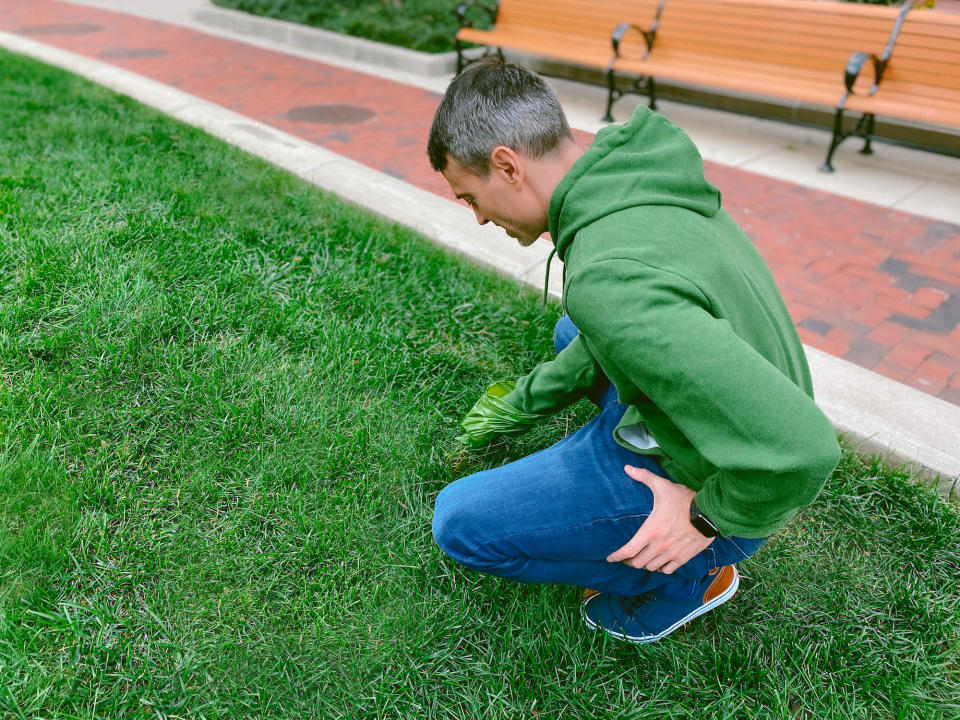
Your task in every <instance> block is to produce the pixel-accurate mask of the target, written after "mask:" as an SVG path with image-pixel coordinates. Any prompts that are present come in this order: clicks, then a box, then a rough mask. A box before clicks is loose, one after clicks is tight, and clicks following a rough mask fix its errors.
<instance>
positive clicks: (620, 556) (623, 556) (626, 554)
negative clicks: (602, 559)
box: [607, 527, 647, 562]
mask: <svg viewBox="0 0 960 720" xmlns="http://www.w3.org/2000/svg"><path fill="white" fill-rule="evenodd" d="M646 546H647V536H646V534H645V533H644V532H643V528H642V527H641V528H640V529H639V530H637V532H636V533H635V534H634V536H633V537H632V538H630V540H629V541H628V542H627V544H626V545H624V546H623V547H621V548H620V549H618V550H614V551H613V552H612V553H610V554H609V555H607V562H621V561H622V560H627V559H629V558H632V557H636V556H637V555H639V554H640V552H641V551H642V550H643V549H644V548H645V547H646Z"/></svg>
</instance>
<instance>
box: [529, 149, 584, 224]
mask: <svg viewBox="0 0 960 720" xmlns="http://www.w3.org/2000/svg"><path fill="white" fill-rule="evenodd" d="M583 153H584V150H583V149H582V148H581V147H580V146H579V145H577V144H576V143H575V142H573V141H572V140H571V141H569V142H567V143H565V144H564V145H563V147H562V148H560V150H558V151H557V152H556V153H553V154H551V155H547V156H545V157H542V158H538V159H537V160H534V161H533V162H532V163H531V164H530V165H529V166H528V171H527V177H528V178H529V180H530V181H531V188H532V189H533V191H534V192H535V193H536V196H537V199H538V200H539V202H540V204H541V205H542V207H543V209H544V212H549V210H550V198H552V197H553V191H554V190H556V189H557V185H559V184H560V181H561V180H562V179H563V176H564V175H566V174H567V172H569V170H570V168H572V167H573V164H574V163H575V162H577V160H579V159H580V156H581V155H583ZM528 162H529V161H528Z"/></svg>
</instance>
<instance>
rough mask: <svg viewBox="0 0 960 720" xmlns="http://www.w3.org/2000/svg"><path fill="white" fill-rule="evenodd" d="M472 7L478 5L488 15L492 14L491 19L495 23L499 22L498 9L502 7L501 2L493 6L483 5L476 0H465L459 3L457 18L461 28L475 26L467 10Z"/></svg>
mask: <svg viewBox="0 0 960 720" xmlns="http://www.w3.org/2000/svg"><path fill="white" fill-rule="evenodd" d="M471 7H478V8H480V9H481V10H483V11H485V12H486V13H487V15H489V16H490V20H491V21H492V22H493V24H494V25H496V23H497V11H498V10H499V9H500V3H499V2H497V3H495V4H494V6H493V7H490V6H489V5H481V4H480V3H478V2H475V0H465V1H464V2H462V3H460V4H459V5H457V20H458V21H459V22H460V27H461V28H465V27H466V28H468V27H473V21H471V20H468V19H467V10H469V9H470V8H471Z"/></svg>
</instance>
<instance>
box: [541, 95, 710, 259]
mask: <svg viewBox="0 0 960 720" xmlns="http://www.w3.org/2000/svg"><path fill="white" fill-rule="evenodd" d="M639 205H671V206H674V207H680V208H685V209H687V210H691V211H693V212H695V213H698V214H700V215H703V216H705V217H713V216H714V215H716V214H717V213H718V212H719V211H720V191H719V190H717V188H715V187H714V186H713V185H711V184H710V183H708V182H707V181H706V179H705V178H704V177H703V160H702V158H701V157H700V153H699V152H697V148H696V147H695V146H694V144H693V142H692V141H691V140H690V138H689V137H687V134H686V133H685V132H683V130H681V129H680V128H678V127H677V126H676V125H674V124H673V123H671V122H670V121H669V120H667V119H666V118H665V117H663V116H662V115H658V114H657V113H655V112H653V111H652V110H650V109H649V108H646V107H643V106H640V107H638V108H637V109H636V111H635V112H634V113H633V117H632V118H630V121H629V122H627V123H624V124H623V125H611V126H609V127H606V128H603V129H602V130H600V132H598V133H597V135H596V137H595V138H594V141H593V143H592V144H591V145H590V149H589V150H587V152H586V153H584V154H583V155H582V156H581V157H580V158H579V159H578V160H577V162H576V163H574V165H573V167H571V168H570V170H569V172H567V174H566V175H564V176H563V179H562V180H561V181H560V184H559V185H557V188H556V190H554V192H553V195H552V196H551V198H550V210H549V215H548V221H549V229H550V236H551V237H552V238H553V241H554V245H555V246H556V250H557V253H558V254H559V256H560V259H561V260H563V259H564V256H565V255H566V252H567V249H568V248H569V247H570V243H571V242H573V238H574V237H575V236H576V234H577V233H578V232H579V231H580V230H581V229H582V228H584V227H586V226H587V225H590V224H591V223H593V222H594V221H596V220H598V219H600V218H602V217H606V216H608V215H610V214H612V213H615V212H618V211H620V210H625V209H626V208H631V207H636V206H639Z"/></svg>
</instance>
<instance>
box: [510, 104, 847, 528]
mask: <svg viewBox="0 0 960 720" xmlns="http://www.w3.org/2000/svg"><path fill="white" fill-rule="evenodd" d="M549 223H550V234H551V236H552V237H553V239H554V243H555V245H556V249H557V253H558V255H559V257H560V259H561V260H562V261H563V263H564V269H565V279H564V288H563V303H564V308H565V310H566V312H567V313H568V314H569V315H570V318H571V319H572V320H573V322H574V323H575V324H576V326H577V327H578V328H579V330H580V334H579V336H578V337H577V338H576V339H575V340H574V341H573V342H572V343H571V344H570V345H569V346H568V347H566V348H565V349H564V350H563V351H562V352H560V353H559V354H558V355H557V357H556V358H555V359H554V360H551V361H549V362H545V363H542V364H541V365H539V366H537V367H536V368H535V369H534V370H533V371H532V372H531V373H530V374H529V375H526V376H524V377H522V378H520V379H519V380H518V381H517V386H516V389H515V390H514V391H513V392H511V393H510V394H509V395H507V396H506V397H505V398H504V400H505V401H507V402H508V403H509V404H511V405H513V406H514V407H517V408H519V409H521V410H523V411H525V412H528V413H537V414H545V413H550V412H554V411H557V410H560V409H561V408H563V407H565V406H567V405H569V404H570V403H572V402H574V401H576V400H578V399H580V398H582V397H584V396H585V395H587V394H588V393H590V392H591V391H595V390H597V389H599V388H600V387H601V386H604V385H605V384H606V382H607V379H609V381H610V382H612V383H613V385H614V386H615V387H616V389H617V394H618V396H619V398H620V402H622V403H625V404H626V405H628V406H629V408H628V410H627V412H626V414H625V415H624V417H623V420H622V421H621V422H620V424H619V426H618V427H617V429H616V432H615V438H616V440H617V442H618V443H620V444H621V445H622V446H624V447H626V448H628V449H630V450H633V451H635V452H641V453H647V454H654V455H658V456H659V457H660V462H661V464H662V466H663V468H664V470H666V471H667V472H668V473H669V474H670V475H671V476H672V477H673V478H674V479H675V480H677V481H678V482H680V483H682V484H684V485H686V486H687V487H689V488H692V489H693V490H696V491H697V505H698V506H699V507H700V508H701V510H702V511H703V512H704V513H705V514H706V515H707V516H708V517H710V519H711V520H713V522H714V523H715V524H716V525H717V527H718V528H719V529H720V531H721V533H722V534H723V535H725V536H730V535H735V536H740V537H765V536H768V535H770V534H772V533H774V532H776V531H777V530H779V529H781V528H782V527H784V525H786V524H787V523H788V522H789V521H790V520H791V519H792V518H793V517H794V516H795V515H796V513H797V511H798V510H799V508H801V507H803V506H805V505H808V504H810V503H811V502H813V500H814V498H816V496H817V494H818V493H819V492H820V490H821V489H822V487H823V485H824V483H825V481H826V479H827V477H828V476H829V475H830V473H831V471H832V470H833V469H834V467H836V464H837V462H838V460H839V447H838V445H837V440H836V437H835V435H834V432H833V428H832V427H831V425H830V422H829V421H828V420H827V418H826V417H825V416H824V415H823V413H822V412H821V411H820V409H819V408H818V407H817V406H816V404H815V403H814V402H813V388H812V385H811V381H810V371H809V368H808V367H807V361H806V357H805V356H804V353H803V347H802V345H801V344H800V339H799V338H798V337H797V333H796V329H795V328H794V326H793V322H792V321H791V319H790V315H789V314H788V312H787V309H786V306H785V305H784V302H783V299H782V298H781V296H780V293H779V291H778V290H777V287H776V284H775V283H774V280H773V277H772V276H771V274H770V271H769V269H768V268H767V266H766V264H765V263H764V261H763V259H762V258H761V256H760V254H759V253H758V252H757V250H756V248H754V246H753V244H752V243H751V242H750V239H749V238H748V237H747V236H746V235H745V234H744V233H743V231H741V230H740V228H739V227H737V225H736V223H734V221H733V220H732V219H731V218H730V216H729V215H728V214H727V213H726V211H724V210H722V209H721V208H720V192H719V191H718V190H717V189H716V188H715V187H713V186H712V185H710V184H709V183H708V182H707V181H706V180H705V179H704V176H703V163H702V160H701V159H700V155H699V153H698V152H697V149H696V148H695V147H694V145H693V143H692V142H691V141H690V139H689V138H688V137H687V136H686V134H684V132H683V131H682V130H680V129H679V128H677V127H675V126H674V125H672V124H671V123H670V122H669V121H668V120H666V119H665V118H664V117H662V116H660V115H657V114H656V113H653V112H651V111H650V110H648V109H647V108H644V107H640V108H638V109H637V111H636V112H635V113H634V115H633V118H632V119H631V120H630V122H628V123H626V124H624V125H613V126H609V127H607V128H604V129H603V130H601V131H600V132H599V133H597V136H596V138H595V140H594V142H593V144H592V145H591V147H590V149H589V150H588V151H587V152H586V153H585V154H584V155H583V156H582V157H581V158H580V159H579V160H577V162H576V163H575V164H574V166H573V167H572V168H571V169H570V171H569V172H568V173H567V174H566V175H565V176H564V178H563V179H562V180H561V181H560V184H559V185H558V186H557V189H556V190H555V191H554V193H553V196H552V198H551V201H550V210H549Z"/></svg>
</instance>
